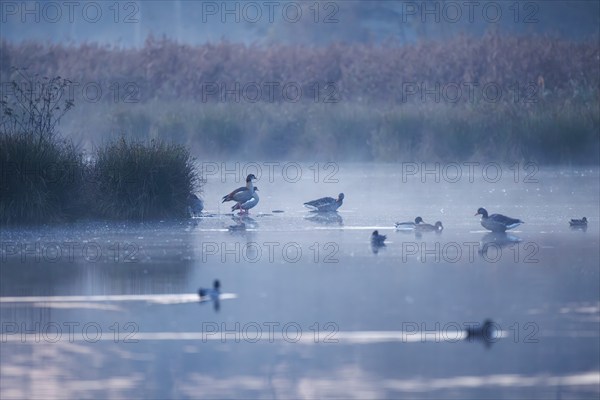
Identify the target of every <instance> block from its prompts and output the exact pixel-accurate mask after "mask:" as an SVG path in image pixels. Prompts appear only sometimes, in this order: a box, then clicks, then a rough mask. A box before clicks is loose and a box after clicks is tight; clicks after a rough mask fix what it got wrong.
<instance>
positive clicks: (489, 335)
mask: <svg viewBox="0 0 600 400" xmlns="http://www.w3.org/2000/svg"><path fill="white" fill-rule="evenodd" d="M494 332H495V330H494V323H493V322H492V320H491V319H486V320H485V321H483V325H481V326H477V327H468V328H467V337H466V338H465V340H471V341H472V340H483V341H485V342H487V343H489V342H492V341H493V340H494Z"/></svg>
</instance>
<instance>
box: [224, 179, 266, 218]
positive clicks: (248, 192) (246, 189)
mask: <svg viewBox="0 0 600 400" xmlns="http://www.w3.org/2000/svg"><path fill="white" fill-rule="evenodd" d="M253 180H256V176H254V174H250V175H248V176H247V177H246V186H242V187H239V188H237V189H235V190H234V191H233V192H231V193H229V194H228V195H225V196H223V201H222V203H225V202H226V201H235V202H236V203H237V204H236V205H234V206H233V207H236V206H237V208H236V209H240V210H243V209H244V208H242V207H241V204H243V203H246V202H247V201H248V200H250V199H252V198H253V195H254V185H253V184H252V181H253ZM255 201H256V203H258V197H256V200H255ZM255 205H256V204H254V205H253V206H252V207H254V206H255ZM233 207H232V211H233Z"/></svg>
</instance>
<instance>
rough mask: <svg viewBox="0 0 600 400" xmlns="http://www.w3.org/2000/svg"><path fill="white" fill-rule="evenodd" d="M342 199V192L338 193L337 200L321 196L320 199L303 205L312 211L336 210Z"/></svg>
mask: <svg viewBox="0 0 600 400" xmlns="http://www.w3.org/2000/svg"><path fill="white" fill-rule="evenodd" d="M343 201H344V193H340V194H339V195H338V198H337V200H336V199H334V198H333V197H321V198H320V199H317V200H313V201H308V202H306V203H304V206H305V207H308V208H310V209H312V210H313V211H336V210H337V209H338V208H340V206H341V205H342V203H343Z"/></svg>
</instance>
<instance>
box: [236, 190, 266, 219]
mask: <svg viewBox="0 0 600 400" xmlns="http://www.w3.org/2000/svg"><path fill="white" fill-rule="evenodd" d="M257 192H258V188H257V187H256V186H254V193H252V197H250V199H249V200H248V201H245V202H243V203H236V204H234V206H233V207H231V211H235V210H240V213H243V212H244V211H246V212H247V211H248V210H249V209H251V208H252V207H254V206H256V205H257V204H258V200H260V199H259V198H258V193H257Z"/></svg>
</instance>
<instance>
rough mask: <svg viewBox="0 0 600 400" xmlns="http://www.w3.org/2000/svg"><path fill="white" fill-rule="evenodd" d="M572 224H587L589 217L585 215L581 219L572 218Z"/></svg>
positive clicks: (570, 222)
mask: <svg viewBox="0 0 600 400" xmlns="http://www.w3.org/2000/svg"><path fill="white" fill-rule="evenodd" d="M569 225H570V226H587V218H586V217H583V218H581V219H572V220H571V221H569Z"/></svg>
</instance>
